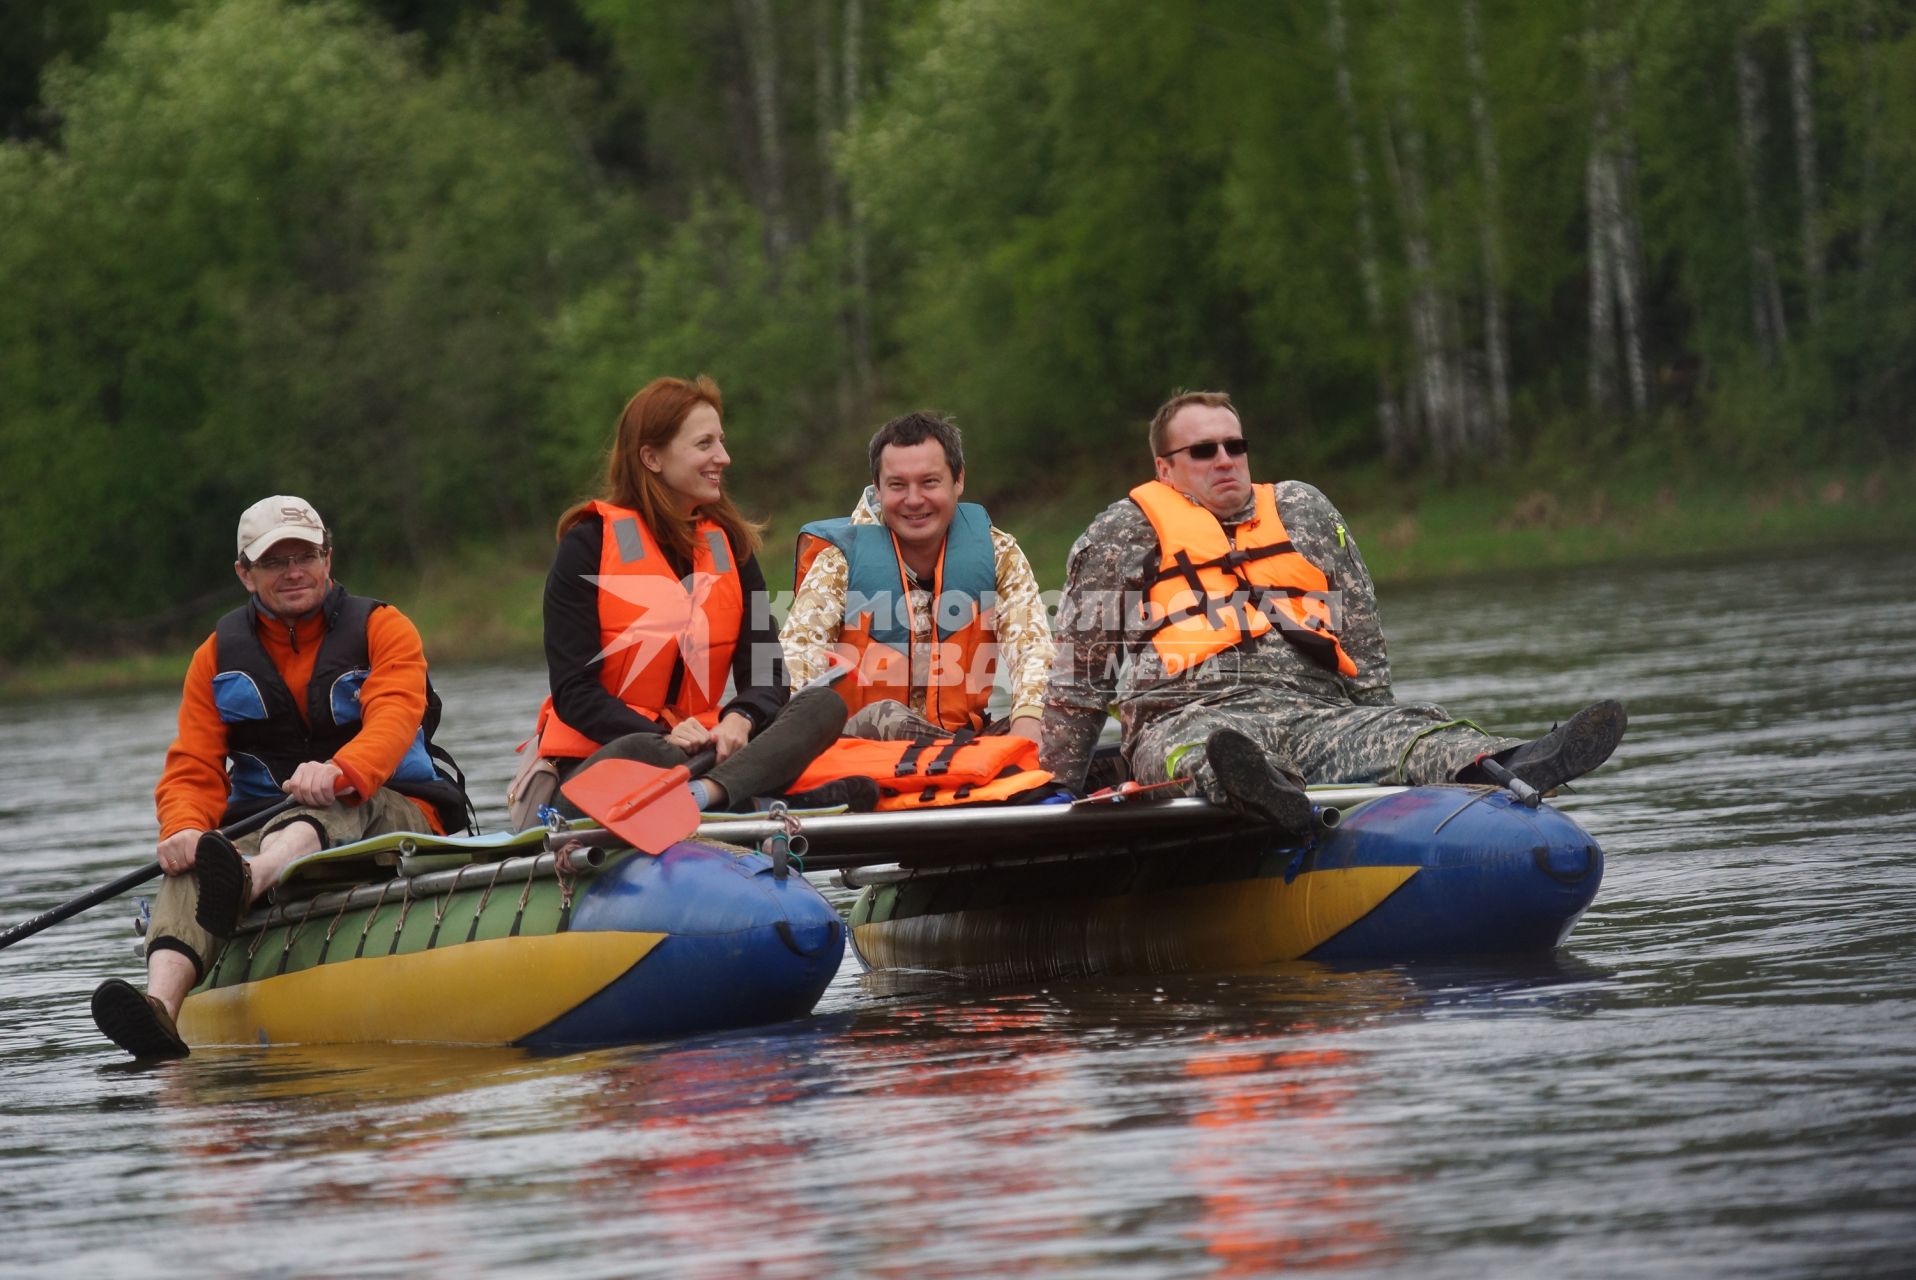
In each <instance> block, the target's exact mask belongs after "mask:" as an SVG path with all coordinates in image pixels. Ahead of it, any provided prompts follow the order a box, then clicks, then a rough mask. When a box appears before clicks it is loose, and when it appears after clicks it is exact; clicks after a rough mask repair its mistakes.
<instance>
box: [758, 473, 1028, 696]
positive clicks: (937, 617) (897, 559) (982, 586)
mask: <svg viewBox="0 0 1916 1280" xmlns="http://www.w3.org/2000/svg"><path fill="white" fill-rule="evenodd" d="M828 546H831V547H837V548H838V549H839V551H840V552H842V553H843V554H844V556H845V563H846V568H847V572H846V583H845V617H844V621H843V622H842V623H841V624H840V627H839V633H838V648H837V652H838V654H839V655H840V656H841V657H843V658H844V659H845V660H846V662H847V663H848V664H850V665H851V667H852V678H851V679H850V680H845V681H841V682H840V683H839V685H838V686H837V687H838V692H839V695H840V696H841V697H843V698H844V699H845V705H846V706H847V707H849V708H850V709H851V710H852V711H853V712H854V713H856V712H857V711H858V709H859V708H861V707H864V706H867V705H869V704H871V703H873V702H879V701H883V700H885V699H890V700H891V701H894V702H903V703H905V704H907V705H910V701H911V693H912V626H911V605H910V603H909V600H910V595H909V592H910V587H909V584H908V583H907V582H906V580H905V569H904V559H903V557H902V556H900V554H899V551H898V540H897V538H895V537H894V536H893V535H892V532H891V530H890V529H887V528H886V527H885V526H884V525H883V524H854V523H852V522H851V521H850V520H849V519H844V518H839V519H834V520H814V521H812V522H811V523H810V524H808V525H806V526H805V527H804V528H803V529H801V530H800V531H799V535H798V549H797V554H796V556H795V560H794V565H793V578H792V581H793V582H794V583H797V584H803V583H804V581H805V575H806V573H807V572H809V571H810V570H811V567H812V562H813V561H814V560H816V559H817V558H818V553H819V552H820V551H823V550H824V549H825V548H826V547H828ZM997 586H998V570H997V555H996V553H995V551H994V549H993V547H992V542H991V517H990V516H988V515H986V514H985V509H984V508H983V507H981V506H979V505H978V504H977V503H975V502H961V503H959V504H958V505H957V509H956V510H955V511H954V512H953V514H952V520H951V527H950V528H949V529H947V530H946V531H945V545H944V547H943V549H942V550H941V551H940V552H939V557H938V571H937V573H936V575H935V576H934V578H933V581H932V585H931V626H932V636H931V649H930V652H929V653H928V654H927V655H926V664H925V665H926V679H925V709H924V715H925V718H926V719H927V720H930V721H932V722H933V723H934V724H938V725H941V726H943V727H944V728H946V729H966V728H969V729H982V728H984V726H985V723H986V719H987V717H986V715H985V707H986V706H987V705H988V704H989V703H990V701H991V686H992V681H993V679H994V678H995V677H996V675H997V671H998V643H997V642H998V634H997V632H996V631H995V630H994V629H993V627H992V610H991V608H990V607H989V605H990V602H991V601H992V600H993V599H994V598H995V596H996V592H997Z"/></svg>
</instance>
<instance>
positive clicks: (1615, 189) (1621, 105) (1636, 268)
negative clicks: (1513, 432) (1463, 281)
mask: <svg viewBox="0 0 1916 1280" xmlns="http://www.w3.org/2000/svg"><path fill="white" fill-rule="evenodd" d="M1630 77H1631V70H1630V64H1629V62H1628V61H1624V60H1619V61H1618V62H1617V63H1616V65H1615V66H1613V67H1612V68H1611V69H1610V110H1609V116H1610V137H1609V145H1608V146H1607V147H1606V148H1605V157H1604V158H1605V163H1606V165H1607V167H1608V169H1609V175H1608V183H1607V185H1608V187H1609V195H1610V247H1611V259H1610V261H1611V268H1612V273H1611V278H1612V280H1614V281H1615V283H1616V287H1617V319H1618V321H1619V323H1620V325H1621V328H1622V334H1621V339H1622V340H1621V344H1620V345H1621V347H1622V352H1623V368H1624V372H1625V373H1626V374H1627V375H1628V377H1629V381H1630V407H1631V409H1632V410H1633V411H1635V412H1636V413H1637V415H1638V416H1642V415H1643V414H1644V413H1645V412H1647V411H1648V410H1649V408H1650V371H1649V361H1648V360H1647V359H1646V357H1645V354H1644V338H1643V330H1644V324H1643V307H1644V293H1645V285H1644V271H1643V225H1642V221H1641V219H1640V218H1639V217H1638V216H1637V207H1638V201H1637V150H1636V141H1635V136H1634V134H1633V133H1632V132H1631V129H1630V123H1629V122H1630V92H1631V84H1630Z"/></svg>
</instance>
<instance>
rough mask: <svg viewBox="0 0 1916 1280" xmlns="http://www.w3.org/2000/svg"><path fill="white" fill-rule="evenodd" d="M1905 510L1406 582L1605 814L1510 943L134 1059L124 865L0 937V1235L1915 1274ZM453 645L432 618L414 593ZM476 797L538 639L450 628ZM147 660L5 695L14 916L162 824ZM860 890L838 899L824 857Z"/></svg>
mask: <svg viewBox="0 0 1916 1280" xmlns="http://www.w3.org/2000/svg"><path fill="white" fill-rule="evenodd" d="M1912 583H1916V551H1900V552H1899V551H1889V552H1874V553H1869V554H1867V555H1860V556H1833V555H1832V556H1819V557H1810V558H1805V559H1801V560H1797V561H1793V562H1786V563H1780V564H1779V563H1776V562H1774V561H1768V560H1766V561H1763V562H1761V563H1755V562H1751V563H1719V564H1698V565H1684V566H1676V567H1656V568H1628V569H1607V570H1585V571H1577V572H1550V573H1539V574H1532V575H1525V576H1521V577H1509V578H1501V579H1486V580H1479V581H1475V582H1470V583H1459V584H1449V585H1441V586H1433V587H1424V588H1418V589H1414V590H1400V591H1395V592H1391V593H1388V594H1387V596H1386V599H1385V624H1386V628H1387V630H1388V632H1389V634H1390V637H1391V642H1392V652H1393V655H1394V657H1395V661H1396V667H1397V672H1398V680H1399V692H1400V696H1403V697H1407V698H1408V697H1415V698H1429V699H1434V700H1437V701H1441V702H1443V703H1445V704H1446V705H1448V706H1450V707H1451V709H1452V710H1453V711H1456V712H1459V713H1463V714H1469V715H1472V716H1474V717H1476V718H1477V719H1479V720H1481V721H1482V722H1484V723H1485V724H1487V725H1490V726H1494V727H1496V728H1502V729H1511V730H1517V731H1524V732H1529V731H1534V730H1535V729H1537V728H1539V727H1546V726H1547V725H1548V723H1549V722H1550V720H1552V719H1553V718H1556V717H1559V716H1562V715H1565V714H1568V713H1569V712H1570V711H1571V710H1573V709H1575V708H1576V707H1577V706H1580V705H1582V704H1583V703H1585V702H1588V701H1590V700H1592V699H1593V698H1596V697H1599V696H1604V695H1608V694H1614V695H1616V696H1619V697H1622V698H1623V699H1625V700H1626V702H1627V703H1628V705H1629V708H1630V713H1631V729H1630V735H1629V737H1628V739H1627V740H1626V742H1625V744H1624V746H1623V749H1622V751H1621V752H1620V753H1619V756H1618V759H1617V762H1616V763H1614V764H1613V765H1612V766H1610V767H1609V768H1607V769H1606V770H1604V771H1603V772H1601V773H1599V774H1597V775H1595V776H1594V777H1592V778H1590V779H1588V780H1587V782H1586V783H1585V784H1583V785H1582V786H1581V787H1580V789H1579V794H1577V795H1575V796H1573V797H1568V798H1566V799H1564V800H1563V801H1562V802H1561V803H1562V807H1563V808H1565V809H1566V811H1568V812H1570V813H1572V814H1573V815H1574V816H1575V817H1576V818H1577V819H1578V821H1580V822H1581V823H1583V824H1584V825H1585V826H1586V827H1587V828H1588V829H1589V830H1590V831H1591V832H1592V833H1593V834H1594V835H1595V836H1596V837H1597V838H1598V839H1599V840H1600V841H1601V843H1602V844H1603V846H1604V848H1605V850H1606V851H1607V854H1608V860H1609V861H1608V870H1607V873H1606V877H1605V881H1604V885H1603V888H1602V891H1601V892H1600V893H1599V895H1598V897H1597V900H1596V902H1595V904H1594V906H1593V907H1592V908H1591V910H1590V911H1589V913H1588V914H1587V915H1586V916H1585V917H1584V919H1583V921H1582V923H1581V924H1580V925H1579V926H1578V928H1577V930H1576V932H1575V933H1574V934H1573V935H1572V936H1571V938H1570V941H1569V944H1568V945H1567V946H1566V947H1565V948H1564V949H1563V950H1562V951H1560V952H1559V953H1558V954H1557V955H1556V956H1554V957H1552V958H1549V959H1546V960H1531V961H1527V962H1521V963H1510V962H1499V963H1489V962H1485V963H1471V964H1418V965H1379V966H1375V967H1345V968H1339V969H1331V968H1327V967H1323V966H1318V965H1313V964H1308V963H1298V964H1293V965H1287V966H1282V967H1278V968H1274V969H1269V970H1261V971H1256V972H1247V973H1229V974H1207V975H1201V976H1189V977H1179V978H1158V979H1148V978H1147V979H1129V978H1127V979H1108V980H1101V981H1095V982H1078V983H1051V984H1047V985H1043V986H1025V987H1008V988H1002V989H978V988H973V987H966V986H962V985H958V984H955V983H953V982H952V981H950V980H948V979H944V978H941V977H939V976H937V975H914V976H912V977H910V978H908V979H902V980H901V979H888V980H883V981H880V980H875V979H873V978H870V977H867V976H864V975H861V974H860V972H859V971H858V967H857V965H856V963H855V962H854V961H853V960H851V959H850V958H848V959H847V961H846V963H845V966H844V968H843V969H842V970H841V972H840V973H839V976H838V978H837V980H836V981H835V982H834V983H833V984H832V986H831V988H830V990H829V991H828V992H827V993H826V995H825V998H824V1000H823V1002H822V1003H821V1004H820V1006H819V1009H818V1012H817V1014H816V1015H815V1016H814V1017H812V1018H810V1019H807V1020H805V1021H802V1022H799V1023H795V1024H790V1025H785V1026H779V1027H774V1028H770V1029H763V1030H758V1031H753V1032H747V1033H737V1034H728V1035H717V1036H705V1037H700V1038H697V1039H692V1040H686V1041H679V1042H674V1043H663V1044H652V1045H641V1046H636V1047H632V1048H627V1049H621V1050H616V1051H605V1052H597V1053H588V1054H576V1055H569V1056H564V1057H550V1058H539V1057H534V1056H531V1055H528V1054H525V1053H521V1052H517V1051H512V1050H454V1049H399V1048H387V1047H360V1048H348V1049H339V1048H313V1049H300V1048H282V1049H272V1050H228V1051H207V1052H201V1053H199V1054H196V1055H195V1056H194V1057H193V1058H191V1059H190V1060H188V1061H186V1062H182V1063H174V1064H168V1065H165V1066H162V1067H159V1068H153V1069H136V1068H132V1067H130V1066H129V1065H124V1064H122V1062H121V1061H120V1059H119V1057H118V1055H117V1052H116V1051H114V1050H113V1049H111V1047H110V1046H107V1045H104V1044H103V1043H102V1042H101V1041H100V1040H99V1038H98V1036H97V1034H96V1033H95V1031H94V1029H93V1027H92V1024H91V1021H90V1019H89V1018H88V1016H87V1012H86V1002H87V994H88V992H89V991H90V990H91V988H92V987H93V986H94V985H95V983H97V982H98V981H99V980H100V979H102V978H104V977H107V976H109V975H116V974H117V975H124V976H127V977H133V976H135V974H136V973H137V968H138V966H137V964H136V961H135V959H134V953H133V937H132V934H131V932H130V930H129V928H128V925H127V907H126V905H125V904H124V903H115V904H110V905H108V906H103V907H100V908H98V909H96V910H95V911H93V912H91V913H89V914H87V915H84V916H82V917H79V918H77V919H75V920H72V921H69V922H67V923H65V924H63V925H59V926H56V927H55V928H54V929H52V930H50V931H48V932H46V933H43V934H41V935H39V936H37V937H35V938H32V939H29V940H27V941H25V942H22V943H20V944H18V945H16V946H14V947H12V948H10V949H7V950H5V951H0V1002H3V1004H0V1007H4V1009H5V1017H4V1021H0V1227H4V1231H5V1238H4V1241H0V1274H4V1275H6V1276H9V1277H13V1276H56V1275H57V1276H74V1275H84V1276H128V1277H142V1278H143V1280H144V1278H145V1277H151V1276H154V1275H164V1274H189V1273H190V1274H194V1275H214V1276H225V1275H262V1276H342V1277H344V1276H374V1275H426V1274H446V1273H458V1274H499V1273H510V1272H517V1271H521V1270H525V1269H530V1268H533V1267H537V1268H540V1269H541V1270H542V1271H547V1272H551V1273H554V1274H562V1275H572V1276H628V1275H693V1276H731V1275H747V1274H749V1275H755V1276H811V1275H817V1274H821V1273H828V1272H837V1273H844V1274H861V1275H878V1276H1003V1275H1034V1274H1037V1275H1098V1276H1140V1277H1157V1276H1209V1275H1215V1276H1248V1275H1267V1274H1273V1273H1278V1272H1327V1273H1338V1274H1342V1275H1349V1276H1372V1275H1376V1276H1417V1277H1425V1276H1459V1277H1463V1276H1473V1277H1474V1276H1485V1275H1489V1276H1538V1275H1550V1276H1554V1277H1576V1276H1589V1277H1615V1276H1683V1277H1690V1276H1699V1275H1722V1276H1737V1277H1764V1276H1779V1277H1780V1276H1789V1277H1797V1276H1820V1275H1827V1276H1843V1277H1853V1276H1905V1275H1909V1274H1911V1271H1912V1268H1916V1155H1913V1154H1912V1153H1916V963H1913V962H1916V941H1912V939H1913V938H1916V804H1912V801H1913V800H1916V785H1913V784H1912V777H1913V776H1916V599H1913V598H1912V590H1911V584H1912ZM428 640H429V641H430V637H428ZM439 683H440V684H441V687H442V690H443V692H444V693H445V695H446V698H447V704H448V713H447V721H446V723H447V732H446V734H445V735H444V736H445V737H446V738H447V740H448V742H449V744H450V745H451V746H452V747H453V749H454V751H455V753H456V754H457V755H458V756H459V757H460V758H461V760H462V761H463V762H465V764H466V765H467V767H468V769H469V771H470V772H471V773H472V774H473V776H474V780H475V794H476V795H478V796H479V797H480V798H481V799H482V801H484V802H485V804H484V805H482V809H483V812H482V816H483V817H488V818H491V819H493V820H495V821H496V820H497V818H498V816H499V810H500V804H499V800H498V797H499V795H500V793H501V792H502V791H503V787H504V782H505V778H506V776H507V774H508V773H509V771H510V764H511V757H510V745H511V744H512V743H513V742H516V741H517V740H518V738H519V737H521V736H523V733H524V730H525V727H526V724H527V722H528V721H529V719H530V715H531V712H532V709H533V707H534V706H535V704H536V703H537V701H538V697H539V695H540V692H541V686H542V677H541V674H540V672H538V671H537V670H533V669H529V668H528V669H499V668H488V669H467V670H453V671H446V672H443V673H441V674H440V677H439ZM173 704H174V699H173V698H172V697H171V696H170V695H152V696H120V697H111V698H77V699H70V700H65V701H61V702H57V703H40V704H34V705H30V706H16V707H6V708H0V843H3V845H4V849H5V853H4V855H0V908H4V911H3V915H4V921H5V922H6V923H11V922H13V921H15V920H18V919H23V918H25V917H27V916H30V915H32V914H35V913H37V912H39V911H41V910H44V909H45V908H47V907H49V906H51V905H53V904H55V903H56V902H59V901H61V900H63V899H65V898H67V897H70V896H72V895H73V894H74V893H76V892H78V891H79V890H80V889H82V888H84V887H86V886H89V885H92V884H95V883H100V882H103V881H105V880H107V879H110V878H112V877H113V876H114V875H117V874H119V873H120V872H122V871H124V870H126V869H129V868H130V867H132V866H133V865H135V863H136V860H137V859H139V858H141V857H143V856H148V855H149V854H150V850H151V840H152V836H153V826H152V821H153V819H152V806H151V801H150V798H149V795H150V790H151V787H152V784H153V781H154V780H155V778H156V777H157V776H158V771H159V765H160V760H161V756H162V754H163V752H164V749H165V745H166V742H167V740H168V738H169V737H170V733H171V727H172V715H173ZM834 893H835V896H836V898H837V899H838V900H840V901H841V902H842V901H843V900H844V897H845V895H843V894H842V893H838V892H837V891H834Z"/></svg>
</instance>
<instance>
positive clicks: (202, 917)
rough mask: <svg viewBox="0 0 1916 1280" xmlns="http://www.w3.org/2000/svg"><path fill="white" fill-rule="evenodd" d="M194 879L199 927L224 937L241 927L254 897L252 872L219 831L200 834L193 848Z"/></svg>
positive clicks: (195, 910)
mask: <svg viewBox="0 0 1916 1280" xmlns="http://www.w3.org/2000/svg"><path fill="white" fill-rule="evenodd" d="M193 879H194V880H195V881H196V882H197V883H198V885H199V899H200V900H199V903H198V905H197V906H196V907H195V908H194V911H193V918H194V919H195V920H197V921H198V922H199V926H200V928H202V929H204V930H206V931H207V932H208V933H210V934H212V935H213V936H214V937H215V938H218V939H220V940H221V941H225V940H226V939H228V938H230V937H232V936H233V935H234V934H235V933H237V932H238V931H239V922H240V920H241V919H242V918H243V917H244V916H245V915H246V904H247V902H248V901H249V900H250V899H251V897H252V888H253V873H252V870H251V869H250V868H249V867H248V866H247V865H246V859H245V858H242V857H241V856H240V851H239V850H238V849H236V848H234V847H233V842H232V841H231V840H228V839H227V838H226V837H225V836H223V835H221V834H220V833H219V832H217V831H209V832H207V833H206V834H205V835H203V836H201V837H200V842H199V845H198V846H197V847H196V848H195V849H194V851H193Z"/></svg>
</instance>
